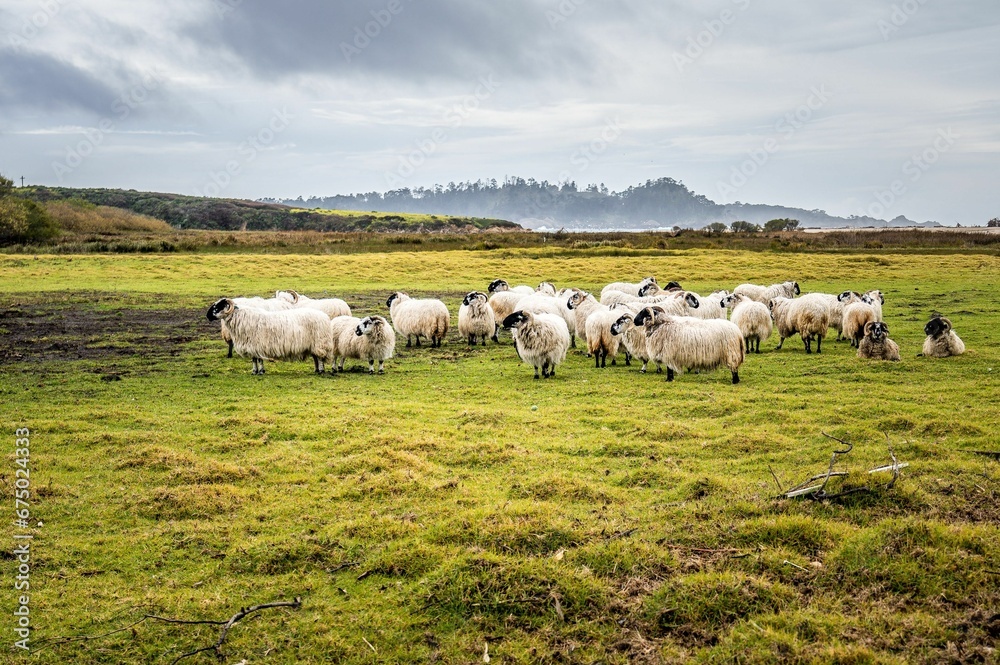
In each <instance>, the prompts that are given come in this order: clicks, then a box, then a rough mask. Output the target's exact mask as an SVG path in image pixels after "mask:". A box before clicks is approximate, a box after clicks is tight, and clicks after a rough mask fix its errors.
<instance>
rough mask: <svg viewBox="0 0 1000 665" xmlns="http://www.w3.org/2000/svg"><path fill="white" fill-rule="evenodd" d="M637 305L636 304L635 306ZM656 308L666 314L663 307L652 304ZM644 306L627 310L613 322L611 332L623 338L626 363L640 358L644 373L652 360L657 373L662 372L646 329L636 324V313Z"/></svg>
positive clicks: (641, 368)
mask: <svg viewBox="0 0 1000 665" xmlns="http://www.w3.org/2000/svg"><path fill="white" fill-rule="evenodd" d="M633 307H635V306H633ZM652 307H653V309H654V310H658V311H659V312H662V313H664V314H666V312H664V311H663V308H662V307H659V306H658V305H653V306H652ZM642 309H643V308H638V309H633V310H632V311H627V312H625V313H624V314H622V315H621V316H619V317H618V319H617V320H616V321H615V322H614V323H613V324H611V334H612V335H619V336H621V338H622V346H624V347H625V364H626V365H630V364H631V362H630V361H631V358H638V359H639V360H641V361H642V367H640V368H639V371H640V372H642V373H643V374H645V373H646V366H647V365H648V364H649V361H650V360H652V361H653V362H654V364H656V373H657V374H660V373H661V372H663V369H662V368H661V366H660V363H659V362H657V361H656V360H655V359H654V358H653V357H652V356H651V355H650V353H649V345H648V344H647V343H646V340H647V338H646V329H645V328H644V327H641V326H637V325H635V315H636V314H638V313H639V311H641V310H642Z"/></svg>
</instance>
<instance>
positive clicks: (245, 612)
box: [171, 596, 302, 665]
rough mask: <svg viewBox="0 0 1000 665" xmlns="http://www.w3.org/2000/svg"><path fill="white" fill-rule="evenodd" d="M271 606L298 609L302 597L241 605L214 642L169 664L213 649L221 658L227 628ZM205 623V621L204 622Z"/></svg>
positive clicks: (300, 605)
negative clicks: (251, 605)
mask: <svg viewBox="0 0 1000 665" xmlns="http://www.w3.org/2000/svg"><path fill="white" fill-rule="evenodd" d="M272 607H291V608H293V609H296V610H297V609H299V608H300V607H302V599H301V598H299V597H298V596H296V598H295V600H291V601H279V602H277V603H263V604H262V605H254V606H253V607H241V608H240V611H239V612H237V613H236V614H234V615H233V616H231V617H229V621H226V622H225V625H224V626H223V627H222V631H221V632H220V633H219V639H217V640H216V641H215V644H210V645H208V646H207V647H202V648H200V649H195V650H194V651H189V652H188V653H184V654H181V655H180V656H178V657H177V658H175V659H174V660H173V663H172V664H171V665H174V664H176V663H178V662H180V661H181V660H184V659H185V658H188V657H190V656H193V655H195V654H199V653H202V652H203V651H215V653H216V655H218V656H219V658H220V659H221V658H222V643H223V642H225V641H226V636H227V635H228V634H229V629H230V628H232V627H233V626H234V625H235V624H236V622H237V621H240V620H242V619H244V618H246V617H247V616H249V615H251V614H253V613H254V612H260V611H261V610H266V609H270V608H272ZM206 623H207V622H206Z"/></svg>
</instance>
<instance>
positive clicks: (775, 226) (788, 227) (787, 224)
mask: <svg viewBox="0 0 1000 665" xmlns="http://www.w3.org/2000/svg"><path fill="white" fill-rule="evenodd" d="M797 228H799V220H797V219H787V218H783V219H772V220H770V221H768V222H766V223H765V224H764V226H763V227H761V226H760V225H759V224H753V223H751V222H747V221H743V220H737V221H735V222H733V223H732V224H730V225H729V226H726V225H725V224H724V223H722V222H712V223H711V224H708V225H706V226H705V227H704V228H703V229H702V230H703V231H705V232H706V233H711V234H719V233H726V232H727V231H729V232H732V233H760V232H761V231H766V232H768V233H777V232H779V231H794V230H796V229H797Z"/></svg>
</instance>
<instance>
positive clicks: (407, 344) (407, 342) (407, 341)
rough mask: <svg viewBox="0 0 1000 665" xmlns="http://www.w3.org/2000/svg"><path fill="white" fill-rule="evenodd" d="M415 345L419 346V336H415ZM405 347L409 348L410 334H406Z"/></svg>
mask: <svg viewBox="0 0 1000 665" xmlns="http://www.w3.org/2000/svg"><path fill="white" fill-rule="evenodd" d="M417 346H420V338H419V337H418V338H417ZM406 348H410V336H409V335H407V336H406Z"/></svg>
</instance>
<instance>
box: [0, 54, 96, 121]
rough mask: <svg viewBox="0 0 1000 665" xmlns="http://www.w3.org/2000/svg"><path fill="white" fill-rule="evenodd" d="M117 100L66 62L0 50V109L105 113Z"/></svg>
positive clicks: (45, 56)
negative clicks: (73, 110) (76, 110)
mask: <svg viewBox="0 0 1000 665" xmlns="http://www.w3.org/2000/svg"><path fill="white" fill-rule="evenodd" d="M114 97H115V92H114V89H113V88H111V87H109V86H108V85H107V84H105V83H103V82H102V81H100V80H98V79H97V78H95V77H94V76H93V75H91V74H90V73H89V72H86V71H84V70H82V69H80V68H79V67H76V66H74V65H73V64H71V63H69V62H66V61H65V60H61V59H59V58H56V57H53V56H51V55H48V54H45V53H36V52H32V51H28V50H23V49H11V48H6V49H0V108H8V109H13V108H28V109H40V110H47V111H64V110H67V109H78V110H84V111H96V112H98V113H106V112H107V110H108V106H109V104H110V103H111V100H112V99H114Z"/></svg>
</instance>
